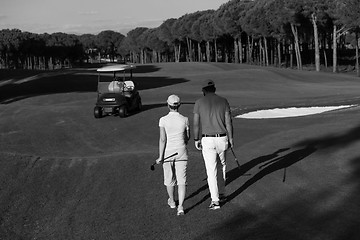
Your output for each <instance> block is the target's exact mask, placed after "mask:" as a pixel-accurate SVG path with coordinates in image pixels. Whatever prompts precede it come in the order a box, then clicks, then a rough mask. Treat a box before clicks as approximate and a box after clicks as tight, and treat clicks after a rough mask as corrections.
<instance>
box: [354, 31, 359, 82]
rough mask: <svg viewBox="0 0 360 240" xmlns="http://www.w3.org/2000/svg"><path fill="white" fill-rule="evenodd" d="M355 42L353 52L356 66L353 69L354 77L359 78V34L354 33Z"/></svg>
mask: <svg viewBox="0 0 360 240" xmlns="http://www.w3.org/2000/svg"><path fill="white" fill-rule="evenodd" d="M355 41H356V44H355V45H356V47H355V51H356V54H355V55H356V66H355V68H356V75H357V76H358V77H360V70H359V33H358V32H356V33H355Z"/></svg>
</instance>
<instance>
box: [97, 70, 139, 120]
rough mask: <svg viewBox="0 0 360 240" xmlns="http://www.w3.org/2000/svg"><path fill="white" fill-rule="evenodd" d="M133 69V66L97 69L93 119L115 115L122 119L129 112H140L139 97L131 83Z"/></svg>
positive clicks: (133, 84)
mask: <svg viewBox="0 0 360 240" xmlns="http://www.w3.org/2000/svg"><path fill="white" fill-rule="evenodd" d="M134 68H135V66H134V65H125V64H121V65H120V64H118V65H111V66H106V67H102V68H99V69H97V72H98V73H99V75H98V86H97V101H96V105H95V107H94V116H95V118H101V117H102V116H105V115H116V114H118V115H119V116H120V117H121V118H123V117H126V116H127V115H128V113H129V112H131V111H140V110H141V108H142V104H141V97H140V94H139V92H138V91H137V89H136V86H135V83H134V82H133V81H132V73H133V72H132V71H133V69H134ZM109 73H111V76H110V74H109ZM118 75H122V76H118Z"/></svg>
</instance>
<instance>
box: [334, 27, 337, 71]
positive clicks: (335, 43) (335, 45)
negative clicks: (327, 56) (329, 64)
mask: <svg viewBox="0 0 360 240" xmlns="http://www.w3.org/2000/svg"><path fill="white" fill-rule="evenodd" d="M333 72H334V73H336V72H337V30H336V25H335V24H334V27H333Z"/></svg>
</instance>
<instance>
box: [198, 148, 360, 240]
mask: <svg viewBox="0 0 360 240" xmlns="http://www.w3.org/2000/svg"><path fill="white" fill-rule="evenodd" d="M299 151H300V152H297V154H296V156H295V157H300V156H304V155H306V154H311V151H312V150H311V149H308V150H306V148H305V149H302V150H299ZM301 151H302V152H301ZM348 164H349V166H348V167H349V169H350V172H349V173H348V174H347V176H346V177H345V178H344V179H343V180H342V181H339V185H338V186H337V187H338V188H342V185H343V186H346V187H345V188H346V190H345V189H344V190H343V191H342V193H341V198H339V192H338V191H339V190H338V189H334V186H328V187H321V188H319V189H317V190H316V191H314V190H313V189H311V190H309V191H308V190H307V189H302V190H300V191H301V192H299V191H297V192H294V193H292V194H291V195H289V196H288V197H286V198H285V199H282V200H281V201H276V202H274V203H272V204H271V205H269V206H267V207H266V210H265V211H264V210H262V209H261V208H260V209H250V208H242V209H239V210H238V211H237V212H235V213H234V214H233V216H231V217H230V218H228V219H227V220H225V221H224V222H221V223H220V224H219V225H218V226H216V227H215V228H213V229H210V230H209V231H207V232H206V233H204V234H202V235H201V236H199V237H197V238H194V239H199V240H200V239H224V240H225V239H226V240H235V239H277V240H288V239H293V240H302V239H331V240H342V239H349V240H356V239H358V238H359V231H358V226H359V225H360V219H359V217H358V216H359V214H360V207H359V204H358V203H359V201H360V157H356V158H354V159H352V160H350V161H349V162H348ZM350 186H351V187H350ZM303 196H306V197H303ZM334 201H335V202H334Z"/></svg>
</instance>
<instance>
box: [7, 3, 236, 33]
mask: <svg viewBox="0 0 360 240" xmlns="http://www.w3.org/2000/svg"><path fill="white" fill-rule="evenodd" d="M228 1H229V0H128V1H125V0H0V30H1V29H14V28H17V29H20V30H21V31H24V32H25V31H27V32H31V33H39V34H41V33H49V34H51V33H54V32H63V33H74V34H85V33H91V34H97V33H99V32H101V31H104V30H113V31H116V32H120V33H122V34H124V35H126V33H127V32H128V31H129V30H132V29H135V28H136V27H148V28H156V27H158V26H160V25H161V24H162V23H163V22H164V21H165V20H167V19H169V18H179V17H181V16H183V15H185V14H186V13H194V12H196V11H203V10H208V9H215V10H216V9H218V8H219V7H220V6H221V5H222V4H224V3H226V2H228Z"/></svg>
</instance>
